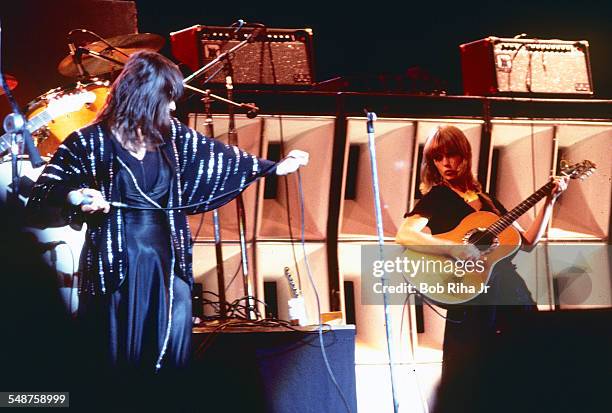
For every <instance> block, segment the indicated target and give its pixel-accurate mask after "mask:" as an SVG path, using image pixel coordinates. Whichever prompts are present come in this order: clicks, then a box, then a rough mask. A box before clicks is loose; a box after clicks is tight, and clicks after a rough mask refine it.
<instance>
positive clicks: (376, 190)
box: [364, 109, 399, 413]
mask: <svg viewBox="0 0 612 413" xmlns="http://www.w3.org/2000/svg"><path fill="white" fill-rule="evenodd" d="M364 112H365V114H366V117H367V130H368V149H369V151H370V167H371V170H372V189H373V194H374V212H375V214H376V233H377V234H378V248H379V254H380V260H381V262H382V261H383V260H384V252H383V248H384V244H385V240H384V237H385V235H384V232H383V224H382V209H381V206H380V185H379V183H378V169H377V166H376V143H375V135H374V121H375V120H376V114H375V113H374V112H369V111H368V110H367V109H365V110H364ZM381 281H382V283H383V306H384V311H385V332H386V336H387V352H388V353H389V369H390V374H391V396H392V399H393V411H394V412H395V413H397V412H398V411H399V403H398V401H397V384H396V381H395V377H396V374H395V352H394V350H393V330H392V327H391V310H390V308H389V303H388V302H387V293H386V289H384V284H385V276H383V277H382V278H381Z"/></svg>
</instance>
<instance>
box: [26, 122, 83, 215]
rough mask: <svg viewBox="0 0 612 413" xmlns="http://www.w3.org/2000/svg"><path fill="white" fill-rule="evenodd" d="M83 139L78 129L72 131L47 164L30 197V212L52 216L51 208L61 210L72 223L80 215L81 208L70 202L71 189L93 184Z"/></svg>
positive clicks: (31, 213) (28, 208) (28, 206)
mask: <svg viewBox="0 0 612 413" xmlns="http://www.w3.org/2000/svg"><path fill="white" fill-rule="evenodd" d="M80 141H81V136H79V133H78V131H77V132H74V133H72V134H71V135H70V136H69V137H68V138H66V140H64V142H63V143H62V144H61V145H60V146H59V148H58V149H57V151H56V152H55V155H53V157H52V158H51V160H50V161H49V163H47V165H46V166H45V168H44V169H43V171H42V173H41V175H40V177H39V178H38V180H37V181H36V183H35V184H34V187H33V189H32V194H31V196H30V198H29V200H28V205H27V210H28V213H29V214H30V215H32V216H34V215H45V214H47V215H48V210H49V209H56V210H60V211H61V215H62V216H63V217H64V219H65V220H66V221H67V222H69V223H72V222H73V221H74V220H75V218H76V217H77V216H78V215H80V214H79V213H78V208H75V207H72V206H71V205H70V204H68V202H67V201H66V196H67V195H68V193H69V192H70V191H72V190H74V189H79V188H84V187H87V186H92V185H91V184H88V175H87V172H86V167H85V163H86V162H87V155H86V151H85V150H84V147H83V146H82V144H81V142H80Z"/></svg>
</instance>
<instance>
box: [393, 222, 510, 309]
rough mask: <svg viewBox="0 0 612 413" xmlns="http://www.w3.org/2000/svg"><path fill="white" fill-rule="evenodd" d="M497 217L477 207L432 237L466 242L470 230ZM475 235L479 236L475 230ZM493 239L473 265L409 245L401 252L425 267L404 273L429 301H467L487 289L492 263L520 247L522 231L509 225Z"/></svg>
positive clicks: (481, 227) (482, 227)
mask: <svg viewBox="0 0 612 413" xmlns="http://www.w3.org/2000/svg"><path fill="white" fill-rule="evenodd" d="M497 220H499V216H497V215H495V214H494V213H492V212H487V211H477V212H474V213H471V214H470V215H468V216H467V217H465V218H464V219H463V220H462V221H461V223H459V225H457V227H455V228H454V229H453V230H451V231H449V232H445V233H443V234H438V235H435V238H439V239H441V240H449V241H453V242H456V243H467V242H468V241H467V238H468V237H469V234H470V233H471V232H473V231H474V230H476V231H478V229H481V230H484V229H485V228H487V227H489V226H490V225H492V224H494V223H495V222H496V221H497ZM475 236H478V233H477V234H475ZM493 241H494V242H493V243H492V244H491V243H489V244H488V246H486V247H485V246H483V247H482V249H485V248H486V251H484V253H483V255H482V256H481V257H480V258H479V260H476V261H474V262H471V263H472V264H473V265H470V264H467V263H468V262H470V261H466V262H464V263H463V264H460V263H459V261H455V260H454V259H453V258H451V257H449V256H447V255H436V254H429V253H421V252H418V251H414V250H411V249H409V248H408V249H406V251H405V252H404V256H405V257H407V258H408V259H409V260H411V261H421V264H422V267H421V269H425V270H424V271H423V270H421V271H414V272H411V273H409V274H407V275H406V279H407V280H408V281H409V282H410V283H411V284H412V285H413V286H414V287H415V288H416V289H417V291H419V292H420V293H421V294H422V295H424V296H425V297H427V298H429V299H430V300H432V301H435V302H438V303H442V304H461V303H465V302H468V301H470V300H472V299H474V298H476V297H477V296H478V295H480V294H481V293H482V292H485V291H486V289H485V286H487V284H488V282H489V279H490V277H491V271H492V269H493V267H494V266H495V264H497V263H498V262H499V261H500V260H502V259H504V258H506V257H508V256H509V255H511V254H513V253H514V252H515V251H516V250H517V249H518V248H519V247H520V245H521V235H520V233H519V232H518V231H517V230H516V229H515V228H513V227H512V226H509V227H507V228H506V229H504V230H503V231H502V232H501V233H500V234H499V235H498V236H497V237H495V239H494V240H493ZM441 244H442V243H441ZM423 265H426V267H423ZM460 268H463V269H460ZM449 269H450V270H449ZM457 269H459V270H457Z"/></svg>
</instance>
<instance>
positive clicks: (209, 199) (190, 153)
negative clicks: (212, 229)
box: [174, 122, 275, 214]
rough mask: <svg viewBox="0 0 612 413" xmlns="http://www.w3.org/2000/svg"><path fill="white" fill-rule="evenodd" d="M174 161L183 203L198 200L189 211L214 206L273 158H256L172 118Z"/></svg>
mask: <svg viewBox="0 0 612 413" xmlns="http://www.w3.org/2000/svg"><path fill="white" fill-rule="evenodd" d="M174 126H175V127H176V128H177V130H176V131H175V132H174V133H176V137H177V139H176V143H177V151H176V153H177V157H178V159H177V161H178V162H177V163H178V165H179V173H180V175H181V179H180V182H181V184H182V185H183V187H182V188H180V190H181V193H182V200H181V201H182V203H183V205H191V204H198V203H201V205H199V206H198V207H195V208H192V209H189V210H188V211H187V212H188V213H190V214H194V213H199V212H204V211H209V210H212V209H215V208H218V207H220V206H222V205H224V204H226V203H228V202H229V201H231V200H232V199H234V198H235V197H236V196H238V194H239V193H240V192H242V191H243V190H244V189H245V188H246V187H247V186H248V185H249V184H250V183H252V182H253V181H254V180H255V179H256V178H257V177H259V176H261V175H262V174H266V173H269V172H272V171H273V170H274V165H275V164H274V162H272V161H268V160H266V159H262V158H258V157H257V156H255V155H252V154H249V153H247V152H245V151H243V150H241V149H239V148H237V147H235V146H230V145H226V144H224V143H222V142H220V141H217V140H214V139H209V138H207V137H205V136H204V135H202V134H200V133H198V132H196V131H195V130H193V129H190V128H188V127H187V126H185V125H183V124H181V123H178V122H176V123H175V124H174Z"/></svg>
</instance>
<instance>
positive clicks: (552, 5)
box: [0, 0, 612, 115]
mask: <svg viewBox="0 0 612 413" xmlns="http://www.w3.org/2000/svg"><path fill="white" fill-rule="evenodd" d="M610 3H611V2H603V1H602V2H585V1H583V2H575V1H574V2H569V1H552V0H539V1H538V0H535V1H522V0H520V1H512V2H501V1H489V2H476V1H457V2H453V3H450V4H446V3H441V2H435V1H428V2H425V1H421V2H409V1H403V2H392V1H387V0H379V1H376V2H370V3H364V2H357V1H355V2H344V3H342V2H337V1H332V0H328V1H321V0H309V1H289V0H287V1H280V2H279V1H244V0H239V1H227V0H225V1H203V0H170V1H153V0H138V1H136V2H135V6H136V8H135V10H134V8H133V7H132V12H131V15H130V13H129V12H125V10H127V9H128V8H126V7H125V6H126V4H125V3H124V2H121V1H117V2H111V1H96V0H55V1H47V0H21V1H17V0H11V1H9V0H3V1H2V5H1V6H0V18H1V20H2V24H3V31H2V49H3V50H2V57H3V62H2V68H3V70H4V71H5V72H7V73H10V74H12V75H14V76H16V77H17V78H18V80H19V86H18V87H17V89H16V90H15V96H16V98H17V100H18V101H19V103H20V105H22V106H24V105H25V104H26V103H28V102H29V101H31V100H32V99H34V98H36V97H37V96H40V95H42V94H43V93H44V92H46V91H47V90H49V89H52V88H56V87H69V85H70V84H71V83H73V82H74V79H70V78H65V77H63V76H61V75H59V74H58V73H57V64H58V63H59V61H60V60H61V59H62V58H63V57H65V56H66V55H67V53H68V49H67V45H66V34H67V32H68V30H70V29H74V28H80V27H85V28H89V29H91V30H94V31H96V32H97V33H99V34H100V35H101V36H103V37H110V36H113V35H117V34H122V33H130V32H133V31H134V28H135V27H136V19H137V27H138V30H139V31H140V32H152V33H157V34H160V35H162V36H164V37H165V38H166V40H167V44H166V46H165V47H164V49H162V52H163V53H164V54H169V47H168V34H169V33H170V32H171V31H177V30H180V29H184V28H186V27H189V26H191V25H194V24H202V25H219V26H229V25H230V24H231V23H232V22H234V21H236V20H237V19H244V20H246V21H247V22H260V23H263V24H265V25H266V26H268V27H273V28H306V27H309V28H311V29H312V30H313V32H314V55H315V80H316V81H319V82H321V81H324V80H327V79H331V78H334V77H337V76H348V77H351V76H352V77H356V76H361V77H368V76H370V77H371V76H375V75H378V74H391V75H400V76H402V75H405V74H406V71H407V70H408V69H412V70H413V69H414V68H415V67H418V68H420V69H421V72H424V73H426V74H429V75H430V76H431V77H433V78H435V79H437V80H438V81H439V84H440V85H441V88H442V89H445V90H446V91H447V92H448V94H462V85H461V66H460V56H459V45H460V44H462V43H465V42H470V41H474V40H478V39H481V38H484V37H487V36H491V35H493V36H498V37H513V36H515V35H516V34H519V33H526V34H527V36H528V37H533V38H541V39H552V38H557V39H562V40H587V41H589V43H590V57H591V66H592V74H593V84H594V90H595V97H597V98H612V79H611V77H610V76H609V71H608V67H609V66H610V65H611V64H612V57H611V56H612V47H611V45H610V43H611V41H612V29H611V28H610V21H612V4H610ZM118 4H119V6H124V7H118ZM7 108H8V106H7V104H6V99H5V98H4V97H0V115H4V114H6V111H7Z"/></svg>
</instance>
